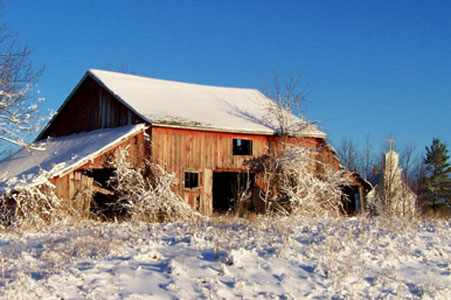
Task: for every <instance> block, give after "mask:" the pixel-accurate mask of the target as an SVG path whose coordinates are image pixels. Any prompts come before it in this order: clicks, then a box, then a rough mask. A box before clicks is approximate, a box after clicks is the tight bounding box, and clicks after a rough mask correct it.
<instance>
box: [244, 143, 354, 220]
mask: <svg viewBox="0 0 451 300" xmlns="http://www.w3.org/2000/svg"><path fill="white" fill-rule="evenodd" d="M316 152H317V151H315V149H308V148H302V147H289V148H287V149H285V150H283V151H281V153H280V154H278V155H266V156H264V157H261V158H258V159H256V160H254V161H251V162H249V163H250V165H251V167H252V168H256V169H257V170H259V171H261V174H262V175H261V176H262V179H263V182H264V183H265V187H264V188H263V189H262V190H261V192H260V198H261V199H262V201H263V202H264V203H265V211H266V212H269V211H270V212H276V213H277V214H281V215H289V214H296V215H304V216H311V217H315V216H339V215H341V213H342V209H343V202H342V201H343V196H344V195H343V190H342V188H343V186H345V185H346V184H347V183H346V180H347V177H348V175H349V173H348V171H347V170H346V169H339V170H333V169H332V168H331V167H330V166H329V165H328V164H326V163H323V162H321V161H320V160H318V159H316V158H315V153H316Z"/></svg>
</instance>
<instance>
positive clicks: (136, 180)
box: [109, 148, 194, 222]
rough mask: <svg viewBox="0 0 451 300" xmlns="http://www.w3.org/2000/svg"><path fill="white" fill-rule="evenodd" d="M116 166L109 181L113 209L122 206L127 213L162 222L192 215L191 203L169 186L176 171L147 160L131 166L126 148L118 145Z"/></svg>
mask: <svg viewBox="0 0 451 300" xmlns="http://www.w3.org/2000/svg"><path fill="white" fill-rule="evenodd" d="M115 168H116V170H115V172H114V175H113V177H112V178H110V180H109V183H110V185H111V186H112V187H113V189H114V197H113V198H114V201H115V205H116V209H118V210H124V211H125V212H126V215H127V217H129V218H131V219H132V220H139V221H147V222H149V221H150V222H153V221H158V222H163V221H174V220H185V219H188V218H190V217H192V216H193V214H194V212H193V210H192V209H191V207H190V206H189V205H188V204H187V203H185V202H184V201H183V199H182V198H180V196H178V195H177V194H176V193H175V192H174V191H173V190H172V188H173V187H174V186H175V185H176V184H177V178H176V176H175V174H171V173H168V172H167V171H166V170H165V169H164V168H163V167H162V166H160V165H158V164H155V163H150V162H147V163H146V165H145V167H144V168H136V169H135V168H133V167H132V166H131V164H130V159H129V151H128V148H120V149H119V153H118V157H117V160H116V162H115Z"/></svg>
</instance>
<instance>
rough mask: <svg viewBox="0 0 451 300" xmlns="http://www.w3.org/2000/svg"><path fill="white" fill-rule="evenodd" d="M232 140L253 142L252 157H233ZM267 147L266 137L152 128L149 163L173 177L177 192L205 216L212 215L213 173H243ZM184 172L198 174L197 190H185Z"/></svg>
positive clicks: (265, 151) (264, 152)
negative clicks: (248, 162)
mask: <svg viewBox="0 0 451 300" xmlns="http://www.w3.org/2000/svg"><path fill="white" fill-rule="evenodd" d="M233 139H247V140H252V155H233ZM267 147H268V137H267V136H261V135H250V134H236V133H221V132H209V131H198V130H188V129H179V128H167V127H157V126H153V127H152V161H153V162H155V163H158V164H160V165H164V166H165V167H166V170H167V171H169V172H171V173H175V174H176V176H177V178H179V179H180V180H179V183H178V186H177V188H176V189H177V192H178V193H179V194H180V195H181V196H182V198H184V199H185V201H186V202H187V203H189V204H190V205H192V206H193V207H194V208H198V209H199V211H201V212H202V213H205V214H209V213H211V212H212V191H211V188H212V173H213V172H226V171H227V172H246V171H247V170H248V168H247V167H246V166H244V164H243V163H244V161H245V160H248V159H250V158H255V157H258V156H261V155H264V154H266V153H267ZM185 171H188V172H196V173H198V174H199V184H200V186H199V187H197V188H185V187H184V172H185Z"/></svg>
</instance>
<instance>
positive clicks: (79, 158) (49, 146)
mask: <svg viewBox="0 0 451 300" xmlns="http://www.w3.org/2000/svg"><path fill="white" fill-rule="evenodd" d="M145 128H146V126H145V125H144V124H138V125H128V126H122V127H116V128H107V129H99V130H93V131H89V132H82V133H77V134H72V135H68V136H63V137H56V138H51V139H48V140H41V141H37V142H35V143H33V144H31V146H32V147H34V148H44V149H45V150H33V149H25V148H23V149H21V150H19V151H18V152H16V153H15V154H13V155H11V156H9V157H8V158H7V159H5V160H4V161H2V162H0V192H5V190H6V189H13V188H15V187H17V186H18V185H20V184H25V183H32V182H36V180H37V179H38V180H39V177H40V176H42V173H43V172H44V174H45V176H44V177H45V178H54V177H57V176H62V175H64V174H67V172H70V171H71V170H74V169H76V168H78V167H80V166H83V165H84V164H86V163H87V162H89V161H90V160H92V159H94V158H95V157H97V156H98V155H99V154H101V153H103V152H104V151H107V150H110V149H111V148H113V147H115V146H117V145H118V144H120V143H121V142H123V141H124V140H126V139H128V138H129V137H132V136H134V135H136V134H138V133H139V132H141V131H142V130H144V129H145Z"/></svg>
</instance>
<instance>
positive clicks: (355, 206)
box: [342, 185, 362, 216]
mask: <svg viewBox="0 0 451 300" xmlns="http://www.w3.org/2000/svg"><path fill="white" fill-rule="evenodd" d="M342 191H343V199H342V202H343V209H344V212H345V214H346V215H348V216H353V215H355V214H356V213H358V212H360V210H361V209H362V208H361V207H360V193H359V187H358V186H357V185H348V186H344V187H342Z"/></svg>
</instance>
